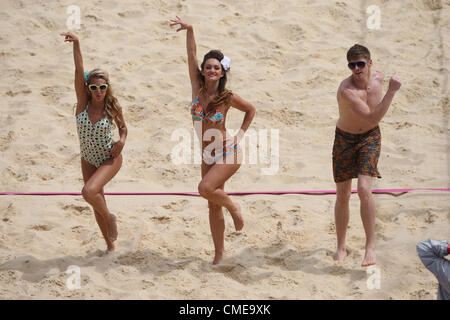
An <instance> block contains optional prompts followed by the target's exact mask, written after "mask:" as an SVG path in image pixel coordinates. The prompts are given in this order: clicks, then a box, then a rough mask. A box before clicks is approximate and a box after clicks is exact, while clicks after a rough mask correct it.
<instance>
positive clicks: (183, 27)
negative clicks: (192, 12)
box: [170, 16, 192, 32]
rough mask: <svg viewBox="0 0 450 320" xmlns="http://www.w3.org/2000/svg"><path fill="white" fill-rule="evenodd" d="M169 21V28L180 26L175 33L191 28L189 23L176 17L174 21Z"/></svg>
mask: <svg viewBox="0 0 450 320" xmlns="http://www.w3.org/2000/svg"><path fill="white" fill-rule="evenodd" d="M170 21H171V24H170V26H171V27H173V26H176V25H177V24H179V25H180V27H179V28H178V29H177V32H178V31H181V30H187V29H188V28H189V27H192V25H190V24H189V23H187V22H184V21H183V20H181V18H180V17H179V16H177V18H176V19H172V20H170Z"/></svg>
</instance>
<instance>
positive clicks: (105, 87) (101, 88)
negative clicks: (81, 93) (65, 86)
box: [89, 83, 108, 91]
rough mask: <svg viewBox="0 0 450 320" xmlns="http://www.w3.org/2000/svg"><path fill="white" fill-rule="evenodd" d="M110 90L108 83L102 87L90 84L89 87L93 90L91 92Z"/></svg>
mask: <svg viewBox="0 0 450 320" xmlns="http://www.w3.org/2000/svg"><path fill="white" fill-rule="evenodd" d="M107 88H108V84H107V83H105V84H101V85H99V86H98V85H96V84H90V85H89V90H91V91H96V90H97V89H100V90H102V91H103V90H106V89H107Z"/></svg>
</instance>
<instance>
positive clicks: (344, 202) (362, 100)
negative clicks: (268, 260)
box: [333, 44, 401, 267]
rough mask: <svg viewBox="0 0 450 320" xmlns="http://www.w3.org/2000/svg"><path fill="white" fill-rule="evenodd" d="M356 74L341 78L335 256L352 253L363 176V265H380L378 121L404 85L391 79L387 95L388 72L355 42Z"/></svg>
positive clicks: (336, 149)
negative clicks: (353, 208)
mask: <svg viewBox="0 0 450 320" xmlns="http://www.w3.org/2000/svg"><path fill="white" fill-rule="evenodd" d="M347 61H348V62H349V63H348V67H349V68H350V70H351V71H352V75H351V76H350V77H348V78H346V79H345V80H344V81H342V82H341V84H340V86H339V89H338V92H337V100H338V104H339V120H338V122H337V124H336V134H335V140H334V146H333V175H334V181H335V182H336V204H335V208H334V215H335V222H336V234H337V251H336V254H335V255H334V260H336V261H340V262H342V261H343V260H344V258H345V257H346V256H347V254H348V252H347V249H346V247H345V235H346V231H347V225H348V221H349V216H350V207H349V201H350V195H351V186H352V179H353V178H357V179H358V196H359V199H360V210H361V219H362V222H363V226H364V231H365V233H366V246H365V250H366V252H365V256H364V260H363V262H362V266H363V267H366V266H370V265H374V264H375V263H376V256H375V203H374V200H373V197H372V189H371V188H372V177H378V178H381V176H380V174H379V172H378V169H377V163H378V158H379V156H380V147H381V134H380V128H379V127H378V123H379V122H380V121H381V119H382V118H383V116H384V115H385V114H386V112H387V111H388V109H389V105H390V104H391V102H392V99H393V98H394V95H395V93H396V92H397V90H398V89H400V86H401V83H400V81H399V79H398V78H396V77H392V78H391V79H390V80H389V88H388V91H387V92H386V94H385V95H384V97H383V96H382V92H381V91H382V81H383V77H384V76H383V74H382V73H381V72H379V71H375V70H371V68H372V60H371V59H370V52H369V50H368V49H367V48H366V47H363V46H361V45H358V44H355V45H354V46H353V47H351V48H350V49H349V50H348V52H347Z"/></svg>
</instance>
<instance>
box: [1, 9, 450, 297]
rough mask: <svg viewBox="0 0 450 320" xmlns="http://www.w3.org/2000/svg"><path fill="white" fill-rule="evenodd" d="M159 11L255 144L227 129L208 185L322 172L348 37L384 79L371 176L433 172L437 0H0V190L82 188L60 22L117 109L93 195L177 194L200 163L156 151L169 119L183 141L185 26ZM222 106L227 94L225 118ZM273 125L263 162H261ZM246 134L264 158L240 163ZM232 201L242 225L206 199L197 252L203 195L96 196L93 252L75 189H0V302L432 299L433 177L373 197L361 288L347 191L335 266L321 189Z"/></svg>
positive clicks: (287, 186)
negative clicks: (100, 187)
mask: <svg viewBox="0 0 450 320" xmlns="http://www.w3.org/2000/svg"><path fill="white" fill-rule="evenodd" d="M262 3H263V4H262ZM70 5H77V6H78V7H79V9H80V22H81V24H80V28H79V29H73V30H69V29H68V26H67V20H68V18H69V16H70V14H69V13H68V12H67V8H68V7H69V6H70ZM370 5H376V6H378V8H379V9H380V14H381V15H380V21H381V23H380V28H379V29H371V28H369V27H368V25H367V20H368V19H369V17H370V14H368V13H367V11H366V9H367V8H368V7H369V6H370ZM175 15H179V16H180V17H182V18H183V19H185V20H187V21H189V22H191V23H193V25H194V30H195V36H196V42H197V54H198V57H199V59H201V58H203V55H204V54H205V53H206V52H208V51H209V50H210V49H220V50H222V51H223V52H224V54H225V55H227V56H229V57H230V58H231V60H232V66H231V74H230V78H229V81H228V84H227V86H228V88H229V89H231V90H232V91H233V92H236V93H237V94H239V95H240V96H242V97H243V98H244V99H246V100H248V101H249V102H251V103H252V104H253V105H254V106H255V107H256V110H257V111H256V116H255V119H254V121H253V123H252V126H251V130H253V131H252V132H254V133H256V134H259V135H260V136H259V138H258V140H257V144H255V143H251V142H249V140H247V145H246V148H245V150H244V152H245V159H246V160H245V162H246V163H244V164H243V165H242V166H241V168H240V169H239V171H238V172H237V173H236V174H235V175H234V176H233V177H232V178H231V179H230V180H229V181H228V182H227V183H226V185H225V190H226V191H229V192H233V191H234V192H238V191H272V190H278V191H285V190H334V189H335V184H334V181H333V172H332V159H331V151H332V146H333V139H334V130H335V126H336V121H337V119H338V108H337V101H336V92H337V88H338V86H339V84H340V82H341V81H342V80H343V79H344V78H346V77H348V76H349V75H350V70H349V69H348V68H347V60H346V52H347V50H348V48H350V47H351V46H352V45H354V44H355V43H360V44H362V45H365V46H367V47H368V48H369V49H370V51H371V54H372V60H373V69H375V70H379V71H381V72H383V73H384V74H385V80H384V83H383V94H384V92H385V91H386V89H387V85H388V81H389V78H390V77H391V76H393V75H396V76H397V77H399V78H400V79H401V80H402V88H401V89H400V91H399V92H398V94H397V95H396V97H395V98H394V101H393V103H392V104H391V106H390V109H389V111H388V112H387V114H386V116H385V117H384V118H383V120H382V121H381V123H380V127H381V132H382V149H381V157H380V160H379V163H378V168H379V171H380V173H381V176H382V178H381V179H374V181H373V188H374V189H395V188H450V175H449V172H450V160H449V155H450V132H449V113H450V103H449V98H448V87H449V83H448V72H449V52H450V48H449V43H450V39H449V38H450V37H449V36H450V32H449V29H450V27H449V18H450V3H449V2H448V1H437V0H434V1H433V0H408V1H402V2H399V1H375V2H374V3H372V2H370V3H369V1H364V0H361V1H328V0H319V1H315V2H311V1H303V0H302V1H298V0H280V1H262V2H261V1H258V2H257V1H239V2H238V1H231V0H213V1H203V0H181V1H172V0H170V1H160V0H155V1H150V0H148V1H135V0H132V1H127V2H122V1H114V0H113V1H94V2H92V1H84V0H83V1H78V2H77V3H73V2H71V1H31V0H26V1H12V0H4V1H2V9H1V10H0V17H1V19H0V30H2V31H1V32H0V57H1V60H2V63H1V65H0V74H1V75H2V79H3V81H2V82H1V83H0V95H1V103H0V108H1V111H2V112H1V113H0V125H1V127H2V130H1V132H0V155H1V157H0V177H1V179H0V191H1V192H80V191H81V189H82V187H83V179H82V175H81V167H80V146H79V140H78V136H77V131H76V122H75V116H74V112H75V110H74V104H75V102H76V95H75V90H74V87H73V74H74V65H73V55H72V45H71V44H68V43H64V42H63V38H62V37H61V36H60V35H59V34H60V33H61V32H66V31H71V32H73V33H75V34H77V35H78V36H79V38H80V43H81V49H82V53H83V60H84V66H85V69H86V70H92V69H94V68H95V67H101V68H103V69H105V70H107V71H108V72H109V75H110V80H111V85H112V88H113V90H114V93H115V96H116V97H117V98H118V100H119V102H120V104H121V105H122V107H123V110H124V117H125V120H126V122H127V126H128V137H127V142H126V145H125V148H124V150H123V152H122V154H123V159H124V161H123V166H122V168H121V170H120V171H119V173H118V175H117V176H116V177H115V178H114V179H113V180H112V181H111V182H110V183H109V184H108V185H107V186H106V187H105V192H197V186H198V183H199V182H200V179H201V175H200V165H199V164H196V163H193V161H190V163H186V164H176V163H174V161H173V156H172V152H173V150H174V148H175V147H176V145H177V144H178V143H179V141H177V140H176V139H173V136H172V135H173V133H174V131H175V130H177V129H178V130H184V132H188V133H189V135H190V137H191V138H192V141H191V142H192V144H191V145H192V152H193V151H194V131H193V126H192V118H191V116H190V114H189V109H188V107H189V105H190V103H191V88H190V83H189V75H188V67H187V58H186V47H185V41H186V34H185V33H184V32H178V33H177V32H176V28H175V27H173V28H171V27H170V26H169V20H170V19H172V18H174V17H175ZM242 119H243V113H241V112H239V111H238V110H236V109H234V110H231V111H230V112H229V113H228V120H227V128H228V129H229V130H230V131H232V130H237V129H239V127H240V125H241V123H242ZM264 130H266V131H264ZM117 136H118V134H117V131H115V136H114V137H115V139H117ZM274 140H277V141H278V144H279V146H278V147H279V153H278V156H279V162H273V161H271V160H270V159H271V158H270V151H271V150H273V148H271V146H273V145H271V143H272V142H273V141H274ZM265 144H267V146H268V148H267V149H268V152H269V154H267V155H266V158H267V159H266V160H267V161H265V160H264V157H263V156H262V155H259V156H258V159H257V162H256V163H251V161H250V160H249V159H250V152H253V151H255V150H256V151H259V150H261V148H263V146H264V145H265ZM251 150H253V151H251ZM192 159H193V155H192ZM272 160H273V159H272ZM249 162H250V163H249ZM355 188H356V181H354V182H353V189H355ZM233 199H234V200H236V201H238V202H239V203H240V204H241V206H242V208H243V215H244V219H245V222H246V224H245V227H244V229H243V231H241V232H235V231H234V227H233V221H232V219H231V217H230V215H229V214H228V212H225V213H226V214H225V219H226V220H225V221H226V231H225V248H226V250H227V253H228V258H227V259H226V260H225V261H223V263H221V264H220V265H217V266H213V265H212V264H211V261H212V259H213V257H214V247H213V243H212V239H211V233H210V229H209V222H208V208H207V202H206V200H204V199H203V198H200V197H194V196H107V197H106V200H107V203H108V206H109V208H110V210H111V212H112V213H114V214H115V215H116V216H117V219H118V228H119V238H118V240H117V242H116V246H117V249H116V251H115V252H114V253H112V254H108V255H106V254H104V249H105V248H106V246H105V243H104V240H103V238H102V236H101V233H100V231H99V228H98V226H97V224H96V222H95V217H94V214H93V211H92V208H91V207H90V206H89V205H88V204H87V203H86V202H85V200H84V199H83V198H82V197H81V196H19V195H0V299H156V300H160V299H315V300H316V299H317V300H320V299H345V300H347V299H381V300H387V299H401V300H410V299H420V300H422V299H424V300H433V299H436V296H437V280H436V279H435V277H434V276H433V275H432V274H431V273H430V272H429V271H428V270H426V269H425V267H424V266H423V265H422V263H421V261H420V260H419V258H418V256H417V253H416V244H417V243H418V242H419V241H422V240H425V239H428V238H433V239H436V240H443V239H447V240H450V201H449V200H450V194H449V193H448V192H438V191H412V192H409V193H406V194H403V195H398V196H394V195H389V194H376V195H374V199H375V203H376V209H377V214H376V215H377V218H376V250H377V264H376V269H375V270H376V272H378V274H379V275H380V282H379V287H378V288H370V285H369V279H370V277H371V275H372V274H371V272H372V271H373V270H374V269H373V268H372V269H370V270H367V268H363V267H361V262H362V259H363V256H364V243H365V234H364V229H363V226H362V222H361V218H360V214H359V199H358V196H357V195H356V194H354V195H353V196H352V197H351V200H350V210H351V217H350V223H349V229H348V232H347V244H348V247H349V249H350V250H351V254H350V256H348V257H347V259H346V260H345V261H344V262H343V263H337V262H335V261H334V260H333V254H334V251H335V248H336V233H335V226H334V203H335V195H258V194H255V195H246V196H233ZM225 211H226V210H225ZM70 266H77V267H78V268H79V270H80V272H81V283H80V287H79V288H76V289H70V288H69V287H68V285H67V280H68V278H69V277H70V274H69V273H67V272H66V271H67V270H68V268H69V267H70Z"/></svg>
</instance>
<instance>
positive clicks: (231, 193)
mask: <svg viewBox="0 0 450 320" xmlns="http://www.w3.org/2000/svg"><path fill="white" fill-rule="evenodd" d="M410 191H443V192H449V191H450V189H444V188H412V189H374V190H372V193H388V194H392V193H400V194H405V193H407V192H410ZM357 192H358V191H357V190H352V193H357ZM227 194H229V195H251V194H273V195H281V194H309V195H326V194H336V190H304V191H302V190H300V191H248V192H227ZM0 195H2V196H5V195H16V196H80V195H81V192H0ZM105 195H109V196H157V195H159V196H169V195H175V196H199V194H198V192H105Z"/></svg>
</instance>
